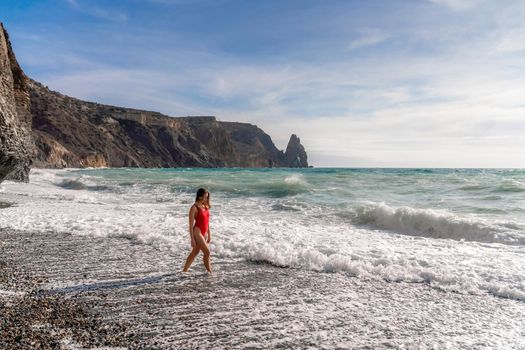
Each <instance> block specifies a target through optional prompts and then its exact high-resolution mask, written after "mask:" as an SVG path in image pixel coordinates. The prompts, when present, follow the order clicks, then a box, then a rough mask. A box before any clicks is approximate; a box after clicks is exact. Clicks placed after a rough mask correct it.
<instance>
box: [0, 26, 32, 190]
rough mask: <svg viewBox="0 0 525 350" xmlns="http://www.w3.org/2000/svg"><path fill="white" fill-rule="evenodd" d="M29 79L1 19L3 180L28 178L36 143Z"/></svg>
mask: <svg viewBox="0 0 525 350" xmlns="http://www.w3.org/2000/svg"><path fill="white" fill-rule="evenodd" d="M27 81H28V80H27V77H26V76H25V74H24V72H23V71H22V69H21V68H20V66H19V65H18V62H17V61H16V57H15V54H14V53H13V49H12V48H11V43H10V42H9V36H8V34H7V32H6V30H5V29H4V26H3V24H2V23H0V182H1V181H3V180H5V179H12V180H18V181H26V182H27V181H28V174H29V166H30V165H31V160H32V158H33V156H34V146H33V140H32V137H31V112H30V107H29V106H30V100H29V92H28V86H27Z"/></svg>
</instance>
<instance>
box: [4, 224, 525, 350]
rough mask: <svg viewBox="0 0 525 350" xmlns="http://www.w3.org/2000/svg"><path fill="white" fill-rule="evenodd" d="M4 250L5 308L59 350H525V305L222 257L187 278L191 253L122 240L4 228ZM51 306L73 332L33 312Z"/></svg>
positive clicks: (423, 286)
mask: <svg viewBox="0 0 525 350" xmlns="http://www.w3.org/2000/svg"><path fill="white" fill-rule="evenodd" d="M0 242H2V243H0V246H1V247H2V248H1V252H2V253H1V258H0V261H3V262H4V265H3V266H4V267H2V268H0V289H1V290H5V291H8V293H0V305H2V306H3V307H6V305H7V307H8V308H9V305H18V306H16V308H18V309H19V310H21V311H20V312H19V313H17V314H16V316H13V317H15V318H14V319H13V322H14V323H11V324H12V325H13V326H14V328H13V332H18V333H16V334H18V335H20V334H22V333H21V332H30V333H31V332H33V333H34V334H40V338H38V339H43V340H42V341H48V345H47V346H48V347H49V348H52V347H51V346H50V345H49V344H57V342H58V343H59V344H61V345H62V346H63V348H67V349H76V348H78V344H81V345H82V346H83V347H88V348H89V346H101V345H104V344H109V345H110V346H113V347H116V348H129V349H141V348H147V349H180V348H201V347H210V348H231V349H241V348H275V347H285V348H305V347H316V348H330V349H331V348H370V347H372V348H378V347H379V348H383V347H392V348H402V347H405V348H406V347H409V348H410V347H425V346H427V347H431V346H434V347H447V346H448V347H450V346H452V347H458V346H459V347H462V348H494V346H496V347H498V345H499V347H511V346H510V345H513V346H512V347H520V346H525V344H523V339H525V338H524V337H523V335H524V334H523V331H522V329H524V326H525V320H522V318H521V317H520V315H521V316H522V315H523V314H524V312H525V303H523V302H519V301H515V300H509V299H503V298H496V297H492V296H489V295H468V294H458V293H450V292H445V291H441V290H437V289H434V288H431V287H430V286H429V285H426V284H414V283H412V284H411V283H395V282H394V283H388V282H385V281H376V280H368V279H362V278H352V277H349V276H347V275H343V274H338V273H316V272H313V271H304V270H297V269H287V268H278V267H274V266H269V265H267V264H260V263H250V262H242V261H229V260H227V259H214V260H213V263H214V268H215V270H216V272H215V275H214V276H212V277H207V276H206V274H205V271H204V268H203V267H202V266H201V265H202V264H201V262H200V260H199V259H197V260H196V262H195V265H194V266H192V269H191V270H190V273H189V274H183V273H181V272H180V269H181V266H179V265H181V263H182V262H183V259H184V256H185V254H186V253H187V252H186V251H183V250H181V251H180V252H170V251H163V250H159V249H158V248H157V247H154V246H150V245H145V244H138V243H136V242H134V241H132V240H127V239H123V238H96V237H86V236H75V235H70V234H64V233H36V232H33V233H30V232H20V231H18V232H17V231H9V230H0ZM6 271H7V272H8V271H20V272H19V273H18V272H17V273H12V274H11V275H9V273H7V274H6ZM28 271H30V272H28ZM1 276H4V277H1ZM5 276H7V277H5ZM9 276H11V277H9ZM2 278H3V279H2ZM19 292H22V293H23V294H17V293H19ZM9 293H11V295H8V294H9ZM13 293H14V294H13ZM17 298H18V299H17ZM10 300H11V301H10ZM12 300H20V301H17V302H18V304H13V303H12ZM407 300H410V302H409V303H407ZM48 309H51V310H56V312H55V313H54V314H55V315H56V314H59V315H65V316H64V317H63V318H64V319H65V320H66V321H65V324H66V325H68V326H66V328H61V327H62V326H61V325H64V323H53V322H54V321H52V322H49V319H48V321H47V325H46V326H44V327H41V326H39V325H41V324H44V325H45V324H46V322H44V323H42V322H41V321H39V320H36V319H34V318H33V316H32V315H35V313H31V312H29V311H28V312H25V311H23V310H40V311H42V310H44V311H45V310H48ZM86 310H90V311H86ZM37 314H38V312H37ZM49 314H53V312H51V313H49ZM28 315H29V316H28ZM16 322H21V323H18V325H17V323H16ZM20 324H21V325H22V326H20ZM35 327H36V328H35ZM68 327H69V328H68ZM57 329H58V332H57V331H56V330H57ZM101 329H106V330H109V331H107V332H106V336H107V337H106V338H101V337H100V336H101V333H100V332H98V330H101ZM2 331H3V332H5V331H6V330H2ZM36 331H38V332H36ZM35 332H36V333H35ZM26 334H27V333H26ZM42 334H43V335H42ZM50 334H54V335H52V336H51V335H50ZM75 334H78V337H77V336H76V335H75ZM447 334H448V336H447V337H448V338H446V340H445V339H444V338H443V336H444V335H447ZM53 337H54V338H53ZM15 338H16V335H15V336H14V337H13V336H11V338H9V339H11V340H10V341H11V343H9V347H7V348H12V349H17V347H16V346H17V344H18V343H17V342H16V341H15ZM519 339H521V343H520V340H519ZM19 340H20V339H19ZM4 341H5V340H4ZM82 342H84V343H82ZM24 344H27V343H24ZM29 344H30V343H29ZM13 345H14V346H13ZM86 345H87V346H86ZM104 346H107V345H104ZM1 347H2V346H0V348H1ZM19 348H20V349H22V348H24V347H19ZM25 348H31V346H29V347H27V346H26V347H25ZM35 348H38V347H35ZM40 348H46V347H45V346H41V347H40Z"/></svg>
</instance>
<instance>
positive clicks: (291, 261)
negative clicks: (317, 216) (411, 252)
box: [216, 242, 525, 301]
mask: <svg viewBox="0 0 525 350" xmlns="http://www.w3.org/2000/svg"><path fill="white" fill-rule="evenodd" d="M216 250H217V251H218V253H219V254H220V255H221V256H226V257H239V256H241V257H243V258H244V259H246V260H248V261H252V262H256V263H266V264H269V265H273V266H277V267H284V268H299V269H307V270H313V271H318V272H331V273H334V272H335V273H344V274H348V275H349V276H353V277H358V278H364V279H376V280H377V279H381V280H384V281H388V282H407V283H426V284H428V285H430V286H431V287H433V288H437V289H440V290H444V291H453V292H457V293H467V294H481V293H490V294H492V295H494V296H497V297H504V298H509V299H515V300H520V301H525V278H523V277H520V276H519V275H514V276H512V277H511V278H504V279H503V280H498V279H497V278H494V276H490V275H488V276H487V274H486V273H485V272H484V271H482V270H478V271H477V270H476V269H470V271H469V272H468V273H465V271H463V270H462V269H461V268H459V269H458V268H457V267H454V266H451V265H448V264H445V263H441V266H439V265H438V264H436V263H429V262H428V261H427V260H425V259H410V257H407V256H402V255H399V256H393V255H390V254H389V253H388V252H381V253H380V254H377V252H376V254H369V253H366V252H360V253H357V254H348V253H346V254H345V253H334V254H325V253H323V252H321V251H320V250H318V249H315V248H311V247H309V248H299V249H298V248H297V246H294V245H292V244H287V243H282V242H274V243H270V242H263V243H261V242H251V243H248V244H244V243H238V244H237V243H231V242H230V243H229V244H225V245H222V244H218V245H216Z"/></svg>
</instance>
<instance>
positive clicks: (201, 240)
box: [193, 230, 211, 273]
mask: <svg viewBox="0 0 525 350" xmlns="http://www.w3.org/2000/svg"><path fill="white" fill-rule="evenodd" d="M193 234H194V235H195V243H197V247H199V249H200V250H201V251H202V254H203V255H204V257H203V261H204V267H205V268H206V271H208V273H211V263H210V250H209V249H208V244H207V243H206V240H205V239H204V237H202V235H201V233H200V230H199V232H197V230H195V232H194V233H193Z"/></svg>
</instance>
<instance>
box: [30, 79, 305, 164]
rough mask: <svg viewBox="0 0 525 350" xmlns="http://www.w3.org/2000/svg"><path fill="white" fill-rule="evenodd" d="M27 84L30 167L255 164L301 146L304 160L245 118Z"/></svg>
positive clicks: (281, 160) (279, 160) (282, 160)
mask: <svg viewBox="0 0 525 350" xmlns="http://www.w3.org/2000/svg"><path fill="white" fill-rule="evenodd" d="M29 88H30V89H29V90H30V93H31V113H32V115H33V133H34V137H35V142H36V146H37V151H38V154H37V157H36V160H35V162H34V165H35V166H37V167H60V168H61V167H102V166H107V167H254V168H259V167H288V166H294V167H296V166H304V164H306V154H304V157H303V156H302V154H301V157H302V158H301V160H303V159H304V162H299V163H298V162H297V159H296V158H297V156H295V155H293V156H292V155H291V156H290V159H292V162H288V158H287V156H286V155H285V154H284V153H283V152H282V151H280V150H278V149H277V148H276V147H275V145H274V143H273V142H272V139H271V138H270V136H268V135H267V134H266V133H264V131H262V130H261V129H259V128H258V127H257V126H255V125H252V124H247V123H234V122H220V121H217V119H216V118H215V117H208V116H207V117H204V116H203V117H183V118H173V117H168V116H166V115H163V114H160V113H157V112H149V111H141V110H136V109H129V108H121V107H114V106H107V105H102V104H98V103H92V102H86V101H81V100H78V99H76V98H72V97H68V96H65V95H62V94H60V93H58V92H54V91H50V90H49V89H48V88H47V87H44V86H43V85H42V84H40V83H38V82H36V81H33V80H30V82H29ZM297 142H298V139H297ZM294 145H295V143H294ZM299 146H300V148H301V149H302V150H303V153H304V148H303V147H302V146H301V145H300V144H299ZM294 147H295V148H294V149H296V148H297V147H298V146H294ZM306 166H307V164H306Z"/></svg>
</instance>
